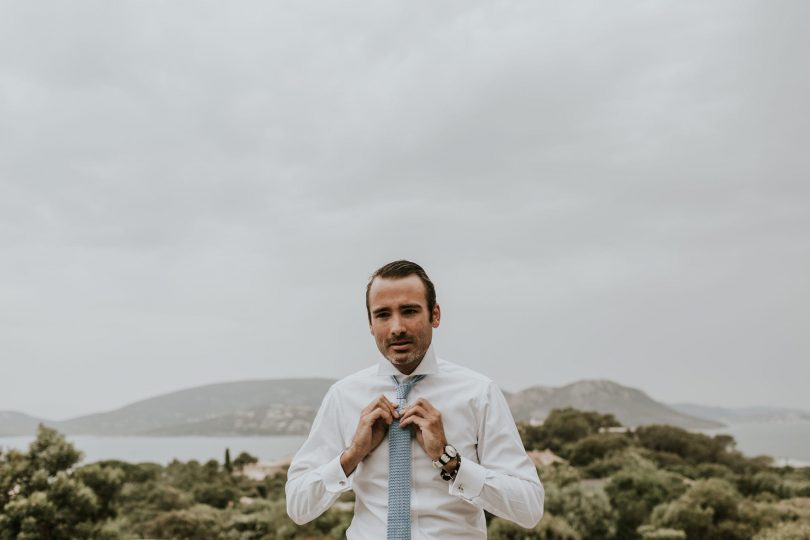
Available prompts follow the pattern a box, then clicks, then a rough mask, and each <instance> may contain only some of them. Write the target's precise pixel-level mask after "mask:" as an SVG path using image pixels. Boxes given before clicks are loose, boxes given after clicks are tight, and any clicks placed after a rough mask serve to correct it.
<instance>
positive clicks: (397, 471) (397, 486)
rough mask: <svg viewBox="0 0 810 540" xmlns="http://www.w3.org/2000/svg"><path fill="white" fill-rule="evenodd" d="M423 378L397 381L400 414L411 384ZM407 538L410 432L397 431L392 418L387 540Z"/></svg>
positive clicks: (409, 511) (408, 522) (409, 502)
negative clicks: (402, 381)
mask: <svg viewBox="0 0 810 540" xmlns="http://www.w3.org/2000/svg"><path fill="white" fill-rule="evenodd" d="M424 377H425V376H424V375H417V376H415V377H414V378H413V379H411V380H410V381H408V382H406V383H402V384H399V381H397V378H396V377H394V376H393V375H391V378H392V379H394V384H396V385H397V401H398V402H399V407H397V411H399V412H400V413H401V412H402V411H403V409H404V408H405V402H406V400H407V399H408V393H410V391H411V388H413V385H415V384H416V383H418V382H419V381H421V380H422V379H423V378H424ZM410 538H411V430H410V429H401V428H400V427H399V419H398V418H394V421H393V422H392V423H391V427H390V428H389V429H388V540H410Z"/></svg>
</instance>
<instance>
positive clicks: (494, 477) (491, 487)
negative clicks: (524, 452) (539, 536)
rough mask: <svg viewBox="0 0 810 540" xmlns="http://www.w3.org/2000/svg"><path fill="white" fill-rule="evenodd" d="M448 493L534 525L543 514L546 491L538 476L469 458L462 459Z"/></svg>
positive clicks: (500, 514)
mask: <svg viewBox="0 0 810 540" xmlns="http://www.w3.org/2000/svg"><path fill="white" fill-rule="evenodd" d="M450 494H451V495H456V496H457V497H460V498H462V499H464V500H466V501H467V502H469V503H471V504H473V505H475V506H476V507H478V508H481V509H483V510H486V511H488V512H490V513H492V514H494V515H496V516H498V517H502V518H505V519H508V520H510V521H514V522H515V523H517V524H518V525H520V526H521V527H526V528H531V527H534V526H535V525H537V523H538V522H539V521H540V518H542V517H543V502H544V495H545V493H544V490H543V485H542V484H541V483H540V482H539V480H536V479H530V478H522V477H518V476H513V475H509V474H506V473H503V472H499V471H494V470H491V469H487V468H486V467H483V466H481V465H479V464H478V463H475V462H473V461H470V460H464V459H462V461H461V466H460V467H459V471H458V474H457V475H456V478H455V480H453V481H452V482H451V484H450Z"/></svg>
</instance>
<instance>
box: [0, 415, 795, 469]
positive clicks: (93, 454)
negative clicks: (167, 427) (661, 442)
mask: <svg viewBox="0 0 810 540" xmlns="http://www.w3.org/2000/svg"><path fill="white" fill-rule="evenodd" d="M702 432H703V433H706V434H707V435H715V434H719V433H725V434H729V435H731V436H733V437H734V438H735V440H736V441H737V449H738V450H740V451H741V452H743V453H744V454H745V455H748V456H758V455H763V454H764V455H768V456H771V457H773V458H774V460H775V462H776V464H777V465H783V466H784V465H791V466H795V467H805V466H810V422H784V423H750V424H736V425H730V426H728V427H725V428H720V429H712V430H702ZM67 439H68V440H69V441H70V442H72V443H73V444H74V445H75V446H76V448H78V449H79V450H81V451H82V453H83V454H84V459H83V463H93V462H95V461H101V460H105V459H118V460H122V461H128V462H131V463H141V462H153V463H161V464H166V463H169V462H170V461H172V460H174V459H178V460H180V461H190V460H192V459H194V460H197V461H200V462H203V461H208V460H209V459H215V460H217V461H219V462H222V461H223V460H224V456H225V449H226V448H227V449H229V450H230V454H231V457H232V458H235V457H236V456H237V455H238V454H239V453H240V452H248V453H249V454H252V455H254V456H256V457H258V458H259V459H260V460H262V461H267V462H273V461H279V460H283V459H285V458H288V457H291V456H292V455H293V454H295V452H296V450H298V448H299V447H300V446H301V444H302V443H303V442H304V439H305V437H303V436H291V435H284V436H272V437H97V436H92V435H72V436H70V435H69V436H68V437H67ZM32 440H33V437H0V448H4V449H8V448H16V449H19V450H25V449H27V447H28V445H29V444H30V442H31V441H32Z"/></svg>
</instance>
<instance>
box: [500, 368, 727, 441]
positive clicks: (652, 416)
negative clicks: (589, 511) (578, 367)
mask: <svg viewBox="0 0 810 540" xmlns="http://www.w3.org/2000/svg"><path fill="white" fill-rule="evenodd" d="M507 400H508V401H509V406H510V407H511V408H512V414H513V415H514V416H515V419H516V420H522V421H524V422H530V421H535V422H542V421H543V419H544V418H545V417H546V416H547V415H548V413H549V412H550V411H551V410H552V409H559V408H562V407H573V408H575V409H580V410H587V411H599V412H602V413H612V414H613V415H615V416H616V418H617V419H618V420H619V422H621V423H622V424H623V425H625V426H640V425H644V424H669V425H672V426H679V427H683V428H687V429H707V428H717V427H722V426H723V424H722V423H719V422H715V421H712V420H706V419H703V418H699V417H696V416H692V415H689V414H684V413H682V412H678V411H676V410H674V409H673V408H671V407H669V406H667V405H664V404H663V403H660V402H658V401H655V400H654V399H652V398H651V397H650V396H648V395H647V394H645V393H644V392H642V391H641V390H637V389H635V388H630V387H628V386H622V385H620V384H617V383H615V382H612V381H607V380H586V381H579V382H575V383H572V384H568V385H565V386H560V387H550V386H534V387H532V388H527V389H526V390H522V391H520V392H517V393H514V394H510V395H508V396H507Z"/></svg>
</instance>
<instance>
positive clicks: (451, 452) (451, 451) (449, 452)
mask: <svg viewBox="0 0 810 540" xmlns="http://www.w3.org/2000/svg"><path fill="white" fill-rule="evenodd" d="M444 453H445V454H447V455H448V456H450V457H451V458H454V457H456V456H457V455H458V450H456V449H455V448H454V447H453V446H451V445H449V444H448V445H447V446H445V447H444Z"/></svg>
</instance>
